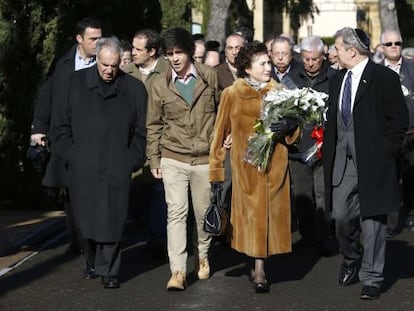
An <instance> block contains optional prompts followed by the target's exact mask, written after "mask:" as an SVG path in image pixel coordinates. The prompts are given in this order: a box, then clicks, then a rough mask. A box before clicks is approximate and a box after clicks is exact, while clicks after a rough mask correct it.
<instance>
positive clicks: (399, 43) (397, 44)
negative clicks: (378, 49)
mask: <svg viewBox="0 0 414 311" xmlns="http://www.w3.org/2000/svg"><path fill="white" fill-rule="evenodd" d="M393 44H394V45H395V46H401V44H402V42H401V41H397V42H386V43H383V44H382V45H385V46H391V45H393Z"/></svg>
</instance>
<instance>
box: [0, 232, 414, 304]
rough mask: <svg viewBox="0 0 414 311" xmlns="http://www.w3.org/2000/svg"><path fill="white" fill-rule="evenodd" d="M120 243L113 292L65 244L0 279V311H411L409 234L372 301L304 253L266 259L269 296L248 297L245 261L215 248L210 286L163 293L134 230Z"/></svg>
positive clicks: (330, 262)
mask: <svg viewBox="0 0 414 311" xmlns="http://www.w3.org/2000/svg"><path fill="white" fill-rule="evenodd" d="M127 236H128V239H127V240H126V241H125V248H124V251H123V261H122V269H121V275H120V279H121V282H122V286H121V288H120V289H117V290H108V289H103V288H102V286H101V284H100V281H99V279H95V280H88V281H87V280H84V279H83V278H82V277H81V266H82V257H81V256H75V257H68V256H65V255H64V250H65V248H66V246H67V245H65V244H64V242H62V243H61V244H60V245H56V246H54V247H53V248H50V249H47V250H45V251H41V252H39V253H38V254H37V255H36V256H34V257H32V258H31V259H30V260H28V261H26V262H25V263H23V264H22V265H20V266H19V267H17V268H16V269H14V270H13V271H11V272H9V273H8V274H6V275H5V276H3V277H1V278H0V310H1V311H9V310H13V311H19V310H31V311H36V310H42V311H43V310H63V311H66V310H103V311H106V310H145V311H146V310H149V311H151V310H156V311H163V310H165V311H175V310H184V311H185V310H201V311H204V310H205V311H209V310H214V311H221V310H224V311H227V310H255V311H261V310H272V311H277V310H283V311H288V310H292V311H293V310H298V311H299V310H300V311H307V310H309V311H312V310H317V311H325V310H335V311H337V310H339V311H341V310H364V311H369V310H376V311H378V310H390V311H399V310H401V311H402V310H404V311H406V310H407V311H408V310H414V278H413V276H414V233H411V232H403V233H402V234H401V235H400V236H398V237H396V238H394V239H392V240H390V241H389V243H388V246H387V269H386V277H387V281H386V283H385V284H384V288H383V291H384V292H383V293H382V295H381V297H380V299H379V300H377V301H362V300H360V299H359V293H360V285H359V284H354V285H351V286H349V287H346V288H341V287H339V286H338V285H337V269H338V267H339V265H340V264H341V257H340V255H337V256H334V257H331V258H319V257H318V256H317V255H316V253H315V251H314V250H312V249H303V248H295V250H294V252H293V253H291V254H288V255H283V256H275V257H272V258H271V259H269V260H268V262H267V267H268V279H269V280H270V281H271V282H272V286H271V292H270V293H268V294H261V295H258V294H255V293H254V291H253V288H252V287H251V285H250V283H249V282H248V278H247V273H248V267H247V266H246V264H245V262H246V257H244V256H243V255H241V254H238V253H236V252H234V251H232V250H229V249H227V248H226V247H223V246H220V245H218V244H215V245H214V246H213V247H212V249H211V266H212V270H213V275H212V277H211V278H210V279H209V280H207V281H198V280H197V281H195V280H194V275H193V274H192V273H190V275H189V287H188V288H187V289H186V290H185V291H184V292H168V291H166V290H165V284H166V282H167V280H168V278H169V269H168V266H167V264H166V263H165V262H162V261H157V260H153V259H151V258H150V257H149V255H148V254H146V253H145V251H144V249H143V247H142V234H140V233H139V232H138V231H137V230H135V229H134V228H130V229H129V230H128V235H127ZM295 238H297V236H296V235H295ZM192 260H193V258H192V257H190V259H189V265H188V266H189V268H188V271H189V272H190V271H192V268H191V267H192V266H193V265H192V262H193V261H192Z"/></svg>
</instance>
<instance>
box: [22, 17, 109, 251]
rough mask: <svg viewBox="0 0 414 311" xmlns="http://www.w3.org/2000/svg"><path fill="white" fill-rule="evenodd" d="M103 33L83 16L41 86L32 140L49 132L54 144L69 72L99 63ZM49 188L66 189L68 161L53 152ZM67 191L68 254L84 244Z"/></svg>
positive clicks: (47, 179)
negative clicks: (73, 39) (54, 126)
mask: <svg viewBox="0 0 414 311" xmlns="http://www.w3.org/2000/svg"><path fill="white" fill-rule="evenodd" d="M101 36H102V26H101V23H100V22H99V21H97V20H94V19H91V18H84V19H82V20H80V21H79V22H78V23H77V25H76V41H77V43H76V44H75V45H73V46H72V48H71V49H70V50H69V51H68V52H67V53H66V54H65V55H63V56H62V57H60V58H58V59H57V60H55V61H54V62H53V64H52V66H51V68H50V70H49V74H48V77H47V79H46V81H45V82H44V83H43V85H42V86H41V87H40V89H39V92H38V95H37V99H36V107H35V112H34V116H33V123H32V128H31V137H30V140H31V142H32V143H34V144H39V145H45V141H44V137H45V136H46V135H47V136H48V140H49V145H50V146H52V145H53V143H54V142H53V141H52V140H51V139H50V136H51V133H50V129H51V127H52V123H53V120H54V115H55V112H56V109H57V108H58V106H59V103H60V101H61V100H62V94H65V93H66V92H65V89H67V86H68V82H69V77H70V75H71V74H72V73H73V72H74V71H77V70H81V69H84V68H88V67H91V66H93V65H94V64H95V62H96V51H95V48H96V41H97V40H98V39H99V38H100V37H101ZM42 184H43V185H44V186H46V187H52V188H55V189H66V188H67V176H66V169H65V163H64V161H63V159H62V158H60V157H58V156H56V155H55V154H54V153H53V152H52V153H51V157H50V160H49V162H48V165H47V167H46V172H45V175H44V177H43V180H42ZM63 192H64V197H63V201H64V204H65V212H66V222H67V228H68V231H69V242H70V244H69V247H68V249H67V250H66V253H67V254H76V253H80V251H81V247H80V245H79V241H78V232H77V230H76V225H75V222H74V219H73V215H72V210H71V207H70V202H69V200H68V195H67V193H65V191H63Z"/></svg>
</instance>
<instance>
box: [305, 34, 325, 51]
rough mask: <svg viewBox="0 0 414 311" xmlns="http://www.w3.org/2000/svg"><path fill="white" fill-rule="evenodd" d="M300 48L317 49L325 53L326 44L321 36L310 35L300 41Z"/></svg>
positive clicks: (306, 49)
mask: <svg viewBox="0 0 414 311" xmlns="http://www.w3.org/2000/svg"><path fill="white" fill-rule="evenodd" d="M300 50H301V51H307V52H313V51H315V50H316V51H318V52H319V53H323V50H324V44H323V41H322V39H321V38H319V37H316V36H309V37H305V38H303V39H302V42H301V43H300Z"/></svg>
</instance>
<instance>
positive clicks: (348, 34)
mask: <svg viewBox="0 0 414 311" xmlns="http://www.w3.org/2000/svg"><path fill="white" fill-rule="evenodd" d="M357 30H358V33H363V34H364V36H365V38H360V37H359V35H358V33H357V31H356V30H355V29H353V28H350V27H344V28H342V29H340V30H338V31H337V32H336V33H335V36H334V37H335V39H337V38H338V37H341V38H342V41H343V42H344V45H345V49H349V48H351V47H354V48H355V49H356V50H357V51H358V52H359V53H360V54H362V55H369V53H370V51H369V38H368V37H367V35H366V34H365V33H364V32H362V30H360V29H357ZM364 41H365V42H364Z"/></svg>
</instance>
